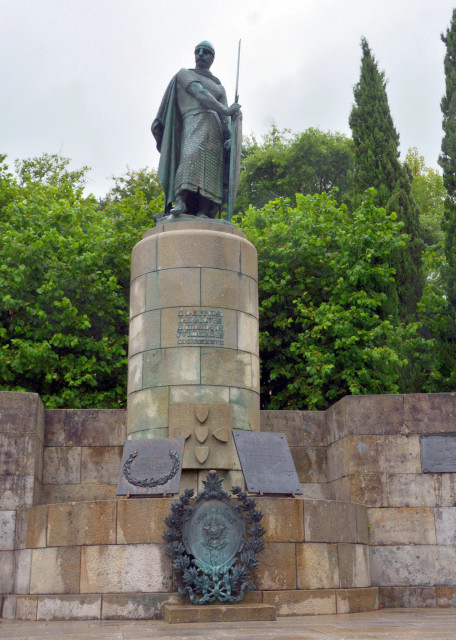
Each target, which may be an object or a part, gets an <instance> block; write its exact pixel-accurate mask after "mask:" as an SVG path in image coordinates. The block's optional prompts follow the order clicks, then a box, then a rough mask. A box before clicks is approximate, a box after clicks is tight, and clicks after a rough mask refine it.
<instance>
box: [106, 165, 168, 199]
mask: <svg viewBox="0 0 456 640" xmlns="http://www.w3.org/2000/svg"><path fill="white" fill-rule="evenodd" d="M112 180H113V182H114V185H113V187H111V189H110V190H109V192H108V193H107V195H106V197H105V198H103V199H102V200H101V201H100V206H101V208H104V207H106V206H107V205H108V204H109V203H111V202H121V201H122V200H125V199H126V198H135V197H138V196H141V195H142V197H143V198H144V200H145V202H147V203H148V202H151V201H153V200H156V199H157V198H159V197H160V196H163V187H162V185H161V184H160V182H159V180H158V178H157V172H156V171H155V170H154V169H148V168H147V167H145V168H144V169H137V170H133V169H130V168H127V171H126V173H125V175H123V176H118V177H116V176H112Z"/></svg>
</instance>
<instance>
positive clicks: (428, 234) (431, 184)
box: [405, 147, 446, 247]
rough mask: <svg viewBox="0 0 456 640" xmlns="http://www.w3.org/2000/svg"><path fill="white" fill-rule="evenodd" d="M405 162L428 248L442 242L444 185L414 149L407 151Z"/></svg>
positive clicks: (436, 173) (435, 172)
mask: <svg viewBox="0 0 456 640" xmlns="http://www.w3.org/2000/svg"><path fill="white" fill-rule="evenodd" d="M405 162H406V163H407V165H408V166H409V168H410V171H411V173H412V184H411V187H410V193H411V196H412V198H413V200H414V202H416V204H417V206H418V210H419V212H420V225H421V231H422V237H423V241H424V243H425V245H426V246H427V247H430V246H432V245H436V244H439V243H441V242H443V240H444V233H443V229H442V222H443V208H444V207H443V203H444V200H445V194H446V191H445V185H444V184H443V178H442V176H441V175H440V173H438V171H436V170H435V169H432V168H430V167H427V166H426V163H425V160H424V156H421V155H420V154H419V152H418V149H417V148H416V147H411V148H410V149H409V150H408V151H407V155H406V157H405Z"/></svg>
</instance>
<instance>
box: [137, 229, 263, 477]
mask: <svg viewBox="0 0 456 640" xmlns="http://www.w3.org/2000/svg"><path fill="white" fill-rule="evenodd" d="M257 278H258V276H257V258H256V250H255V248H254V247H253V245H251V244H250V242H248V241H247V240H246V238H245V235H244V234H243V233H242V232H241V231H239V230H238V229H237V228H236V227H235V226H234V225H229V224H222V223H221V222H220V221H211V220H207V221H198V222H180V223H178V224H177V223H174V224H171V223H164V224H161V225H158V226H157V227H155V228H154V229H152V230H151V231H149V232H147V233H146V234H145V237H144V238H143V240H141V242H139V243H138V244H137V245H136V246H135V248H134V249H133V253H132V270H131V290H130V310H131V312H130V317H131V319H130V342H129V383H128V426H127V431H128V437H129V438H134V439H137V438H161V437H168V436H169V435H172V433H171V430H172V425H171V424H170V422H172V420H171V418H172V416H171V415H170V412H169V408H170V406H172V405H176V404H198V403H210V404H212V405H216V404H219V405H225V404H228V405H230V406H231V407H232V412H233V413H232V426H233V428H236V429H251V430H254V431H258V430H259V428H260V425H259V353H258V284H257ZM199 321H201V322H199ZM214 410H215V409H214ZM237 464H238V463H237ZM221 468H226V467H223V466H222V467H221ZM237 468H239V467H237Z"/></svg>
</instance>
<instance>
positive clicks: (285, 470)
mask: <svg viewBox="0 0 456 640" xmlns="http://www.w3.org/2000/svg"><path fill="white" fill-rule="evenodd" d="M233 436H234V442H235V445H236V449H237V452H238V456H239V460H240V462H241V467H242V473H243V474H244V479H245V483H246V486H247V491H248V492H249V493H281V494H291V495H302V489H301V485H300V484H299V478H298V474H297V473H296V468H295V465H294V462H293V458H292V457H291V451H290V448H289V446H288V442H287V439H286V437H285V435H284V434H283V433H261V432H257V431H241V430H237V429H233Z"/></svg>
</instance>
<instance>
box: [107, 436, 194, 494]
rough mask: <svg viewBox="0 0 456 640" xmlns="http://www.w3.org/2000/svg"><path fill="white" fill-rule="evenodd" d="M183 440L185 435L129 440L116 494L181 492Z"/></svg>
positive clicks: (123, 457) (124, 453)
mask: <svg viewBox="0 0 456 640" xmlns="http://www.w3.org/2000/svg"><path fill="white" fill-rule="evenodd" d="M184 442H185V440H184V438H170V439H165V438H160V439H158V438H157V439H154V440H127V441H126V442H125V444H124V450H123V456H122V464H121V466H120V474H119V481H118V483H117V491H116V495H117V496H125V495H127V493H129V494H130V495H131V496H153V495H163V494H164V493H179V482H180V476H181V471H182V459H183V456H184Z"/></svg>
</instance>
